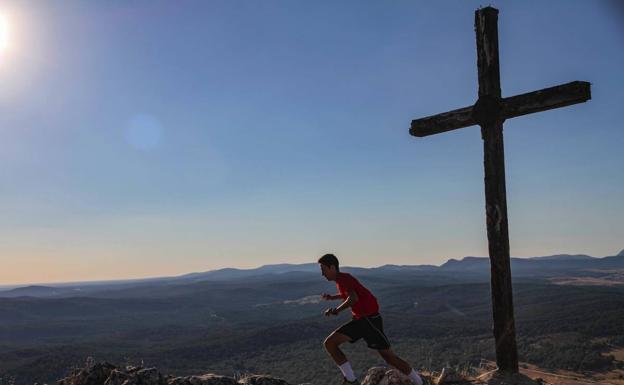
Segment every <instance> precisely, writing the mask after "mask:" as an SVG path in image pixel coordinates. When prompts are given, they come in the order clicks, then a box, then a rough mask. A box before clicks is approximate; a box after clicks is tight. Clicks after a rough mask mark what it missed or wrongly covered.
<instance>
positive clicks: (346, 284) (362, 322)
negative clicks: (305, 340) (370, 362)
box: [318, 254, 423, 385]
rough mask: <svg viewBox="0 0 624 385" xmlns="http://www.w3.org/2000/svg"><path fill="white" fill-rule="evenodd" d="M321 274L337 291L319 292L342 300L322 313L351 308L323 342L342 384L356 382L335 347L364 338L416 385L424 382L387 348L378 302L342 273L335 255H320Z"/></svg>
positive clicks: (342, 354)
mask: <svg viewBox="0 0 624 385" xmlns="http://www.w3.org/2000/svg"><path fill="white" fill-rule="evenodd" d="M318 263H319V264H320V266H321V274H322V275H323V276H324V277H325V278H326V279H327V280H328V281H335V282H336V287H337V288H338V294H334V295H332V294H326V293H324V294H323V295H322V298H323V299H324V300H326V301H330V300H337V299H342V300H344V301H343V302H342V303H341V304H340V305H338V307H335V308H330V309H327V310H325V315H326V316H330V315H338V314H339V313H340V312H341V311H343V310H345V309H346V308H348V307H350V308H351V314H352V316H353V319H352V320H351V321H349V322H347V323H345V324H344V325H342V326H340V327H339V328H338V329H336V330H334V331H333V332H332V333H331V334H330V335H329V336H328V337H327V338H326V339H325V342H323V345H325V349H326V350H327V352H328V353H329V355H330V356H331V357H332V358H333V359H334V361H335V362H336V365H338V367H339V368H340V371H341V372H342V374H343V376H344V381H343V383H342V385H350V384H359V383H358V381H357V379H356V377H355V374H353V369H352V368H351V364H350V363H349V361H348V360H347V357H346V356H345V355H344V353H343V352H342V351H341V350H340V348H339V347H338V346H339V345H340V344H342V343H345V342H347V341H349V342H350V343H354V342H355V341H357V340H359V339H360V338H364V341H366V344H367V345H368V347H369V348H371V349H375V350H377V352H378V353H379V355H381V357H382V358H383V359H384V360H385V361H386V362H387V363H388V364H389V365H391V366H393V367H395V368H397V369H398V370H399V371H401V372H402V373H403V374H405V375H406V376H408V377H409V378H410V379H411V380H412V382H413V383H414V384H416V385H422V383H423V381H422V379H421V378H420V376H419V375H418V373H416V371H415V370H414V369H412V367H410V366H409V364H408V363H407V362H405V361H403V360H402V359H401V358H400V357H399V356H397V355H396V354H394V352H393V351H392V350H391V349H390V342H389V341H388V338H387V337H386V335H385V334H384V331H383V323H382V319H381V315H380V314H379V304H378V303H377V299H376V298H375V296H374V295H373V294H372V293H371V292H370V291H369V290H368V289H367V288H365V287H364V286H363V285H362V284H361V283H360V282H359V281H358V280H357V279H355V278H354V277H353V276H352V275H351V274H347V273H341V272H340V266H339V262H338V258H336V256H335V255H333V254H325V255H323V256H322V257H321V258H319V260H318Z"/></svg>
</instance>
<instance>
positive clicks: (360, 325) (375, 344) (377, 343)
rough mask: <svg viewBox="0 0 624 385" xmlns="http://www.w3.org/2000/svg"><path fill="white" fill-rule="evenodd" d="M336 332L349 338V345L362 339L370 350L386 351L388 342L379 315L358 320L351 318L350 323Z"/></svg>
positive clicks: (388, 345)
mask: <svg viewBox="0 0 624 385" xmlns="http://www.w3.org/2000/svg"><path fill="white" fill-rule="evenodd" d="M336 332H338V333H341V334H344V335H346V336H347V337H349V338H351V341H349V342H351V343H354V342H355V341H357V340H359V339H360V338H364V341H366V344H367V345H368V347H369V348H371V349H378V350H379V349H388V348H389V347H390V341H388V337H386V334H385V333H384V331H383V320H382V319H381V315H379V313H377V314H373V315H370V316H368V317H362V318H360V319H355V318H353V319H352V320H351V321H349V322H347V323H346V324H344V325H342V326H341V327H339V328H338V329H336Z"/></svg>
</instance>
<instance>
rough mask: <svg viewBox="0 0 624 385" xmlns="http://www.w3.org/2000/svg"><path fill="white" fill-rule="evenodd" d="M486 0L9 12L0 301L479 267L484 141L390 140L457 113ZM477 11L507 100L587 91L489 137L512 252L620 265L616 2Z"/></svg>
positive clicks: (471, 76)
mask: <svg viewBox="0 0 624 385" xmlns="http://www.w3.org/2000/svg"><path fill="white" fill-rule="evenodd" d="M481 4H484V3H481V2H479V1H436V2H416V1H392V2H390V1H378V2H372V1H364V2H363V1H340V2H336V1H313V2H311V1H307V2H304V1H231V0H227V1H176V2H173V1H132V2H122V1H101V2H94V1H54V2H51V1H50V2H42V1H3V2H2V4H1V5H0V15H2V20H3V21H2V22H1V23H2V24H1V25H2V30H3V32H1V33H2V36H4V39H5V40H6V44H5V45H6V46H5V47H4V48H2V51H0V146H1V150H0V180H1V186H0V187H1V188H0V210H1V211H0V212H1V215H0V263H1V264H2V266H3V268H2V271H1V272H0V284H11V283H25V282H53V281H75V280H91V279H108V278H134V277H144V276H158V275H173V274H181V273H185V272H190V271H200V270H208V269H214V268H220V267H225V266H231V267H254V266H258V265H261V264H267V263H280V262H291V263H302V262H310V261H315V260H316V258H317V257H318V256H319V255H321V254H323V253H325V252H335V253H336V254H337V255H338V257H339V258H341V261H342V263H343V264H348V265H359V266H377V265H382V264H385V263H397V264H424V263H433V264H439V263H442V262H444V261H445V260H447V259H448V258H461V257H463V256H465V255H487V243H486V234H485V213H484V205H485V204H484V194H483V163H482V162H483V154H482V140H481V137H480V132H479V128H478V127H476V126H475V127H470V128H465V129H462V130H458V131H454V132H449V133H445V134H441V135H436V136H432V137H427V138H420V139H419V138H414V137H411V136H410V135H409V134H408V128H409V124H410V121H411V120H412V119H414V118H418V117H423V116H427V115H431V114H435V113H438V112H444V111H447V110H450V109H454V108H459V107H464V106H468V105H470V104H472V103H474V101H475V99H476V92H477V69H476V53H475V36H474V29H473V28H474V26H473V22H474V10H475V9H477V8H478V7H479V6H480V5H481ZM490 4H491V5H493V6H495V7H497V8H499V9H500V14H499V36H500V55H501V81H502V91H503V95H504V96H511V95H515V94H518V93H524V92H529V91H533V90H537V89H540V88H545V87H550V86H553V85H557V84H561V83H566V82H569V81H573V80H585V81H589V82H591V83H592V100H591V101H589V102H587V103H585V104H580V105H575V106H571V107H566V108H562V109H558V110H553V111H548V112H542V113H539V114H535V115H532V116H525V117H520V118H516V119H513V120H510V121H507V122H506V123H505V146H506V148H505V150H506V166H507V196H508V207H509V224H510V242H511V253H512V255H514V256H520V257H528V256H537V255H548V254H557V253H586V254H590V255H594V256H605V255H613V254H616V253H617V252H619V251H620V250H621V249H622V248H624V227H623V226H622V218H624V203H623V199H622V198H623V197H624V167H623V166H624V158H623V157H622V149H623V148H624V128H623V127H622V126H623V122H622V114H621V112H622V108H623V105H624V103H623V102H624V87H623V86H624V71H622V68H624V49H623V48H624V12H623V7H622V6H621V5H618V2H615V1H613V2H609V1H601V2H597V1H570V0H565V1H563V0H562V1H549V2H539V1H522V2H498V1H493V2H491V3H490ZM620 4H621V3H620ZM484 5H487V4H484ZM2 36H0V42H1V41H2V39H3V37H2Z"/></svg>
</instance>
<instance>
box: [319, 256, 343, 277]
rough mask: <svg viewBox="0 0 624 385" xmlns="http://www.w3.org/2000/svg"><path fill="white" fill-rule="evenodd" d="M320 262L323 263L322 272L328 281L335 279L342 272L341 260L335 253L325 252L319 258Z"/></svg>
mask: <svg viewBox="0 0 624 385" xmlns="http://www.w3.org/2000/svg"><path fill="white" fill-rule="evenodd" d="M318 263H319V264H320V265H321V274H322V275H323V277H325V278H326V279H327V280H328V281H335V280H336V276H337V275H338V273H339V272H340V262H338V258H336V256H335V255H334V254H325V255H323V256H322V257H321V258H319V260H318Z"/></svg>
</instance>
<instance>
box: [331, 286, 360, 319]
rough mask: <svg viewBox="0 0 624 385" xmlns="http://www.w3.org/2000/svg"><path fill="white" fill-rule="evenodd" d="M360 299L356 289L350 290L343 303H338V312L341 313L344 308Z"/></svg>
mask: <svg viewBox="0 0 624 385" xmlns="http://www.w3.org/2000/svg"><path fill="white" fill-rule="evenodd" d="M357 301H358V296H357V293H356V292H355V290H349V296H348V297H347V299H345V300H344V302H343V303H341V304H340V305H338V307H337V308H336V314H338V313H340V312H341V311H343V310H344V309H346V308H348V307H351V306H353V305H354V304H355V303H356V302H357Z"/></svg>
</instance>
